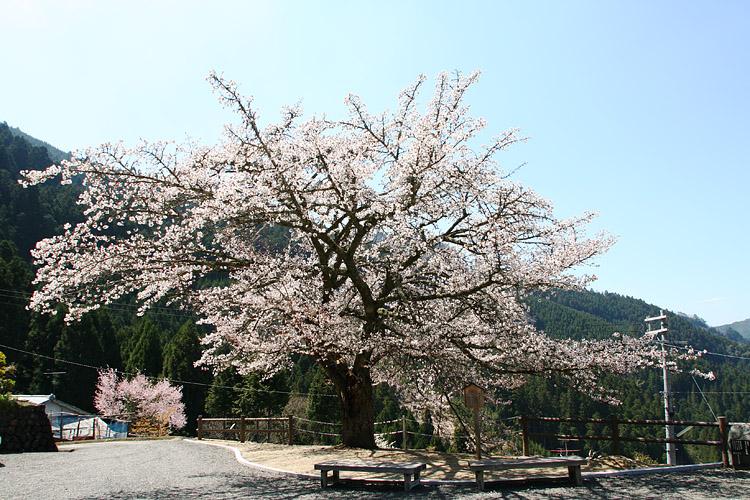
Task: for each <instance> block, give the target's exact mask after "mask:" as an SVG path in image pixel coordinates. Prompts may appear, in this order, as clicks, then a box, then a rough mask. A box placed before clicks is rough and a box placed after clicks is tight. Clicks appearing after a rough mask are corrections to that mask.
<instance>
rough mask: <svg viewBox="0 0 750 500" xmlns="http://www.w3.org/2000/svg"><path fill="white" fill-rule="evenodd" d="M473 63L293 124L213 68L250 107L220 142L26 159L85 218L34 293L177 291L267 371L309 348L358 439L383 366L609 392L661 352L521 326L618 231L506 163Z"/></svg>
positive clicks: (34, 177) (446, 386)
mask: <svg viewBox="0 0 750 500" xmlns="http://www.w3.org/2000/svg"><path fill="white" fill-rule="evenodd" d="M476 78H477V75H476V74H473V75H469V76H468V77H464V76H461V75H455V76H450V75H446V74H443V75H440V76H439V77H438V78H437V85H436V88H435V93H434V96H433V97H432V99H431V100H430V101H429V102H428V103H427V104H426V106H420V105H418V103H417V99H418V96H419V94H420V91H421V89H422V87H423V84H424V78H419V79H418V80H417V81H416V82H415V83H414V84H413V85H411V86H409V87H408V88H407V89H406V90H404V91H403V92H402V93H401V95H400V98H399V102H398V106H397V108H396V110H395V112H392V113H383V114H371V113H370V112H369V111H368V110H367V108H366V107H365V105H364V104H363V103H362V102H361V101H360V100H359V99H358V98H357V97H354V96H350V97H348V98H347V100H346V105H347V107H348V110H349V116H348V118H347V119H344V120H341V121H331V120H327V119H325V118H312V119H310V120H308V121H305V122H301V120H300V115H301V112H300V110H299V109H298V108H290V109H286V110H285V111H284V113H283V116H282V118H281V121H280V122H278V123H276V124H271V125H268V126H265V127H264V126H262V125H261V123H260V121H259V119H258V115H257V112H256V110H255V107H254V105H253V102H252V100H250V99H246V98H244V97H243V96H242V95H241V94H240V93H239V92H238V90H237V87H236V85H235V84H234V83H232V82H230V81H227V80H225V79H223V78H221V77H219V76H217V75H211V76H210V78H209V80H210V82H211V84H212V85H213V86H214V88H215V90H216V91H217V92H218V94H219V96H220V99H221V101H222V102H223V103H224V104H225V105H227V106H229V107H231V108H232V109H234V110H235V111H236V112H237V114H238V117H239V122H238V123H236V124H233V125H230V126H228V127H227V129H226V135H225V137H224V140H223V141H222V142H221V143H220V144H218V145H216V146H214V147H202V146H197V145H193V144H188V145H185V146H174V145H171V144H168V143H161V142H159V143H144V144H142V145H140V146H138V147H135V148H132V149H128V148H126V147H124V146H122V145H121V144H105V145H102V146H100V147H98V148H94V149H91V150H88V151H86V152H83V153H81V154H78V155H76V157H75V158H74V159H72V160H70V161H64V162H62V164H61V165H55V166H52V167H50V168H48V169H47V170H46V171H43V172H36V171H34V172H26V173H25V181H24V182H26V183H27V184H34V183H39V182H43V181H45V180H47V179H50V178H53V177H56V176H59V177H60V178H61V180H62V182H63V183H67V182H71V180H72V179H73V178H74V177H76V176H80V177H81V178H82V179H83V184H84V186H85V189H84V191H83V193H82V194H81V196H80V199H79V203H80V204H81V205H82V206H83V207H84V208H85V215H86V220H84V221H83V222H81V223H79V224H77V225H75V226H68V227H66V228H65V232H64V234H61V235H59V236H55V237H52V238H49V239H46V240H43V241H41V242H39V243H38V245H37V247H36V250H35V251H34V256H35V258H36V263H37V264H38V265H39V271H38V274H37V278H36V283H37V285H38V287H39V289H38V290H37V291H36V292H35V294H34V296H33V298H32V300H31V306H32V307H33V308H35V309H38V310H41V311H51V310H52V308H53V307H54V305H55V304H56V303H58V302H63V303H65V304H67V305H68V307H69V309H68V311H69V313H68V319H69V320H75V319H76V318H79V317H80V316H81V314H83V313H85V312H86V311H90V310H92V309H95V308H97V307H99V306H100V305H103V304H108V303H111V302H113V301H116V300H118V299H120V298H121V297H124V296H130V295H135V297H136V299H137V300H138V301H140V304H141V305H142V309H144V310H145V309H147V308H148V307H150V306H151V305H153V304H155V303H157V302H159V301H162V302H166V303H172V302H180V303H182V304H191V305H192V306H193V307H195V308H196V309H197V310H198V311H199V312H200V314H202V316H203V318H204V319H203V322H204V323H206V324H209V325H213V331H212V332H211V333H209V334H208V335H207V336H206V337H205V338H204V339H203V341H204V343H205V345H206V350H205V353H204V355H203V358H202V360H201V361H202V363H205V364H210V365H214V366H215V367H217V368H223V367H228V366H234V367H236V368H238V369H239V371H240V372H242V373H247V372H260V373H263V374H265V375H266V376H270V375H271V374H273V373H274V372H276V371H278V370H280V369H283V368H284V367H287V366H289V364H290V363H291V359H292V358H293V356H294V355H298V354H304V355H308V356H311V357H312V358H314V359H315V360H316V361H317V363H318V364H319V365H320V366H321V367H322V368H323V369H324V370H325V373H326V374H327V376H328V377H329V379H330V380H331V381H332V382H333V384H334V386H335V387H336V391H337V393H338V395H339V396H340V399H341V403H342V418H343V422H342V438H343V442H344V443H345V444H347V445H350V446H359V447H369V448H372V447H374V446H375V441H374V437H373V432H374V428H373V419H374V411H373V384H374V383H378V382H381V381H386V382H388V383H389V384H391V385H392V386H394V387H395V388H396V390H397V391H398V392H399V394H400V396H401V397H402V400H403V401H404V402H406V403H407V404H409V405H411V407H412V408H413V409H414V410H424V409H428V408H429V409H431V410H432V411H433V414H436V415H437V414H438V413H439V412H440V411H441V410H443V409H444V408H446V404H447V402H448V400H449V398H450V397H452V396H453V395H454V394H455V392H456V391H457V390H458V389H460V388H461V387H462V386H463V385H465V384H466V383H467V382H474V383H476V384H479V385H483V386H485V387H487V388H489V389H500V388H509V387H514V386H517V385H519V384H522V383H523V382H524V380H525V378H526V377H527V376H528V375H530V374H543V375H551V374H560V375H562V376H563V377H564V378H567V379H568V380H569V382H570V383H572V384H574V385H575V386H577V387H579V388H582V389H585V390H596V391H597V392H599V393H601V389H602V388H600V387H599V386H598V384H597V380H598V378H599V376H600V375H601V374H602V373H605V372H614V373H626V372H630V371H633V370H636V369H638V368H641V367H644V366H647V365H649V364H651V363H653V362H654V361H655V360H657V359H658V356H659V353H658V352H657V351H656V350H655V349H654V347H653V346H652V345H650V344H649V340H650V339H649V338H648V337H646V338H643V339H633V338H629V337H620V338H613V339H611V340H604V341H572V340H554V339H552V338H550V337H548V336H546V335H545V334H544V333H543V332H540V331H537V330H536V329H535V328H534V327H533V326H532V325H531V324H529V321H528V313H527V309H526V307H525V306H524V302H523V300H524V298H525V297H526V296H527V295H528V294H529V293H530V292H533V291H536V290H546V289H552V288H563V289H571V288H579V287H583V286H585V285H586V284H587V283H589V281H590V280H591V279H592V277H591V276H588V275H584V274H582V273H576V272H572V271H573V270H575V269H576V268H577V267H578V266H580V265H581V264H584V263H587V262H588V261H590V259H592V258H593V257H595V256H597V255H599V254H601V253H602V252H603V251H605V250H606V249H607V248H608V247H609V246H610V244H611V241H610V239H609V238H607V237H605V236H597V237H594V238H587V237H585V236H584V230H585V226H586V224H587V222H588V221H589V220H590V219H591V218H592V215H591V214H585V215H583V216H581V217H577V218H572V219H558V218H556V217H555V216H554V214H553V211H552V206H551V204H550V203H549V202H547V201H546V200H544V199H543V198H541V197H540V196H538V195H537V194H535V193H534V192H533V191H532V190H530V189H528V188H526V187H524V186H522V185H520V184H518V183H516V182H513V181H511V180H510V179H509V178H508V175H507V174H506V173H505V171H504V170H503V169H502V168H501V166H500V165H499V164H498V163H497V161H496V158H497V156H498V155H499V154H500V153H501V152H502V151H503V150H505V149H506V148H508V147H510V146H511V145H513V144H515V143H516V142H519V140H521V139H520V138H519V136H518V134H517V132H516V131H515V130H509V131H506V132H503V133H501V134H500V135H499V136H497V137H496V138H495V139H493V140H491V141H490V142H489V143H488V145H486V146H482V147H480V146H478V145H477V141H478V139H477V133H478V132H479V131H480V130H481V129H482V128H483V127H484V122H483V121H482V120H480V119H476V118H473V117H472V116H470V114H469V112H468V111H469V110H468V107H467V105H466V104H465V103H464V96H465V94H466V92H467V91H468V89H469V88H470V86H471V85H472V84H473V83H474V82H475V80H476ZM270 228H276V229H278V228H282V229H283V230H285V231H286V236H287V240H286V245H285V246H283V245H282V246H283V248H281V249H279V248H278V247H276V248H272V246H271V245H268V244H266V243H264V237H265V236H266V235H267V234H268V232H269V229H270ZM207 276H210V277H211V278H212V279H211V280H207V279H204V278H205V277H207ZM216 278H223V279H216Z"/></svg>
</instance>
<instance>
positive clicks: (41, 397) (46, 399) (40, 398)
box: [13, 394, 89, 415]
mask: <svg viewBox="0 0 750 500" xmlns="http://www.w3.org/2000/svg"><path fill="white" fill-rule="evenodd" d="M13 397H14V398H16V399H18V400H19V401H27V402H29V403H32V404H35V405H44V406H46V405H47V403H50V402H54V403H55V404H56V405H58V406H60V407H61V408H64V409H65V410H66V411H67V412H69V413H76V414H78V415H88V414H89V412H87V411H85V410H82V409H80V408H78V407H77V406H73V405H72V404H70V403H66V402H65V401H61V400H59V399H57V398H56V397H55V395H54V394H13Z"/></svg>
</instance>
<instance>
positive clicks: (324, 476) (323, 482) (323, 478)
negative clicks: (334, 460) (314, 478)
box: [320, 470, 328, 488]
mask: <svg viewBox="0 0 750 500" xmlns="http://www.w3.org/2000/svg"><path fill="white" fill-rule="evenodd" d="M326 486H328V471H327V470H321V471H320V487H321V488H325V487H326Z"/></svg>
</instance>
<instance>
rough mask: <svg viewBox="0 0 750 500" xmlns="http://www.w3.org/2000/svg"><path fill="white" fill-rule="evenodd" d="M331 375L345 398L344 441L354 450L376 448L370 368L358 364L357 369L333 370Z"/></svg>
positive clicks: (343, 403)
mask: <svg viewBox="0 0 750 500" xmlns="http://www.w3.org/2000/svg"><path fill="white" fill-rule="evenodd" d="M327 371H328V373H329V375H330V376H331V378H332V379H333V382H334V385H335V386H336V388H337V390H338V393H339V395H340V396H341V410H342V423H341V441H342V442H343V444H344V445H345V446H351V447H353V448H367V449H374V448H376V446H375V423H374V422H375V404H374V401H373V389H372V377H371V376H370V368H369V367H367V366H362V363H359V362H355V364H354V367H353V368H340V369H338V370H335V369H334V370H332V369H331V368H329V369H328V370H327ZM332 372H333V373H332Z"/></svg>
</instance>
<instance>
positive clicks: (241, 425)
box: [240, 417, 245, 443]
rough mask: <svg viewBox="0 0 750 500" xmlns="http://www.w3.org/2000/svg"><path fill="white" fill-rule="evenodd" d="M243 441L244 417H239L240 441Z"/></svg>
mask: <svg viewBox="0 0 750 500" xmlns="http://www.w3.org/2000/svg"><path fill="white" fill-rule="evenodd" d="M244 442H245V417H240V443H244Z"/></svg>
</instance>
